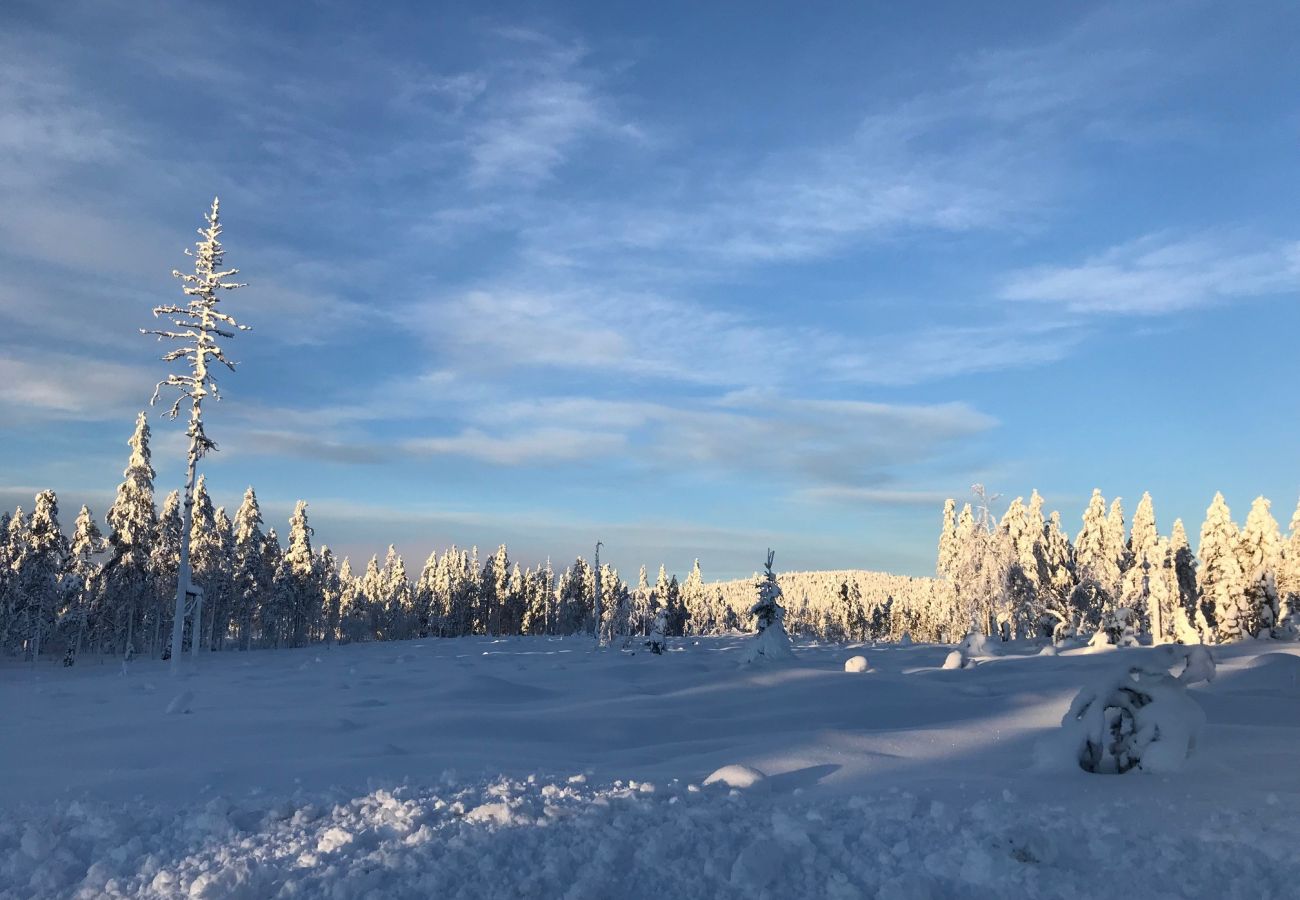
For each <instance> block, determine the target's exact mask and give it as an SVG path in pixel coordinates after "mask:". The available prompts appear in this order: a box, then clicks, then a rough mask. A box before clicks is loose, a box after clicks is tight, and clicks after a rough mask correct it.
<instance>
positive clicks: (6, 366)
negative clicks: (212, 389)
mask: <svg viewBox="0 0 1300 900" xmlns="http://www.w3.org/2000/svg"><path fill="white" fill-rule="evenodd" d="M156 380H157V377H156V376H154V375H152V373H151V372H150V370H147V369H145V368H144V367H143V366H133V365H123V364H120V363H114V362H108V361H105V360H102V359H96V358H93V357H86V356H76V355H72V354H66V353H50V352H43V353H40V354H24V355H22V356H19V355H17V354H16V353H15V352H14V351H7V350H3V349H0V410H2V411H3V413H4V415H5V416H6V417H8V418H10V420H11V421H16V420H39V419H71V418H78V419H92V420H98V421H107V420H112V419H121V418H124V417H127V416H130V415H131V414H132V413H133V411H135V410H137V409H139V407H140V404H141V402H142V400H141V397H142V395H143V397H144V399H148V393H147V391H148V390H152V388H153V384H154V382H155V381H156Z"/></svg>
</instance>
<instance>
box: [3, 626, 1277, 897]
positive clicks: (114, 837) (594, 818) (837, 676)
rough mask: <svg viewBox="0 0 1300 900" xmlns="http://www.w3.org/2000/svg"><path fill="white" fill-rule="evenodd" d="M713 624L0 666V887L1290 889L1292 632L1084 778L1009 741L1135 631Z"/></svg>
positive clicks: (970, 893) (1065, 699)
mask: <svg viewBox="0 0 1300 900" xmlns="http://www.w3.org/2000/svg"><path fill="white" fill-rule="evenodd" d="M744 640H745V639H742V638H709V639H700V640H699V641H698V642H697V641H692V640H687V641H678V642H675V647H674V649H673V650H672V651H671V652H670V653H668V654H667V655H665V656H655V655H652V654H649V653H638V654H636V655H634V656H633V655H629V654H626V653H622V652H619V651H617V650H605V651H600V652H595V651H593V650H592V648H591V646H590V643H589V642H588V641H584V640H579V639H565V640H560V639H545V638H509V639H501V640H492V639H489V638H466V639H459V640H426V641H413V642H399V643H384V644H367V645H353V646H346V647H335V648H325V647H319V648H313V649H307V650H287V651H275V652H271V651H264V652H254V653H247V654H236V653H227V654H218V655H211V656H208V657H206V658H204V659H203V660H202V664H201V668H200V670H199V671H198V672H197V673H191V674H189V675H187V676H185V677H183V678H182V679H180V680H179V681H173V680H172V679H170V678H169V677H168V675H167V672H166V664H164V663H158V662H153V661H137V662H135V663H133V664H132V666H131V668H130V669H129V671H126V672H123V671H122V670H121V667H120V665H118V664H113V663H106V664H103V665H96V664H94V663H93V662H90V663H88V664H81V665H78V666H77V667H74V668H72V669H63V668H59V667H56V666H53V665H46V664H42V665H41V666H40V667H39V668H38V669H35V670H33V669H32V668H30V667H29V666H19V665H14V664H8V665H6V667H4V668H0V804H2V808H0V897H5V898H9V897H13V898H29V897H47V896H50V897H63V896H80V897H115V896H148V897H173V896H182V897H183V896H192V897H248V898H262V897H278V896H285V897H288V896H296V897H346V898H352V897H385V898H387V897H440V898H441V897H459V896H465V897H508V896H521V897H523V896H527V897H573V898H582V897H590V898H602V897H774V898H775V897H832V898H836V897H844V898H849V897H884V898H946V897H990V898H993V897H1011V896H1029V897H1117V896H1135V897H1137V896H1140V897H1171V898H1172V897H1216V898H1218V897H1241V898H1263V897H1295V896H1297V895H1300V862H1298V861H1300V852H1298V851H1297V847H1298V846H1300V843H1298V841H1297V835H1300V757H1298V756H1297V752H1298V750H1297V748H1300V646H1297V645H1292V644H1280V643H1272V642H1259V643H1249V644H1243V645H1238V646H1231V647H1225V648H1215V650H1214V654H1215V656H1216V658H1217V660H1218V663H1219V670H1218V677H1217V679H1216V680H1215V681H1214V682H1213V683H1211V684H1209V685H1200V686H1198V687H1195V688H1192V689H1191V694H1192V696H1193V697H1195V699H1196V700H1197V702H1198V703H1199V704H1200V705H1201V706H1202V707H1203V708H1204V710H1205V713H1206V716H1207V726H1206V729H1205V732H1204V735H1203V738H1202V741H1201V746H1200V749H1199V752H1198V753H1197V755H1196V756H1194V757H1193V758H1192V760H1191V761H1190V762H1189V764H1188V765H1187V766H1186V768H1185V769H1184V770H1183V771H1181V772H1179V773H1177V774H1171V775H1161V776H1154V775H1150V774H1143V773H1136V772H1135V773H1129V774H1126V775H1121V776H1106V775H1090V774H1087V773H1084V772H1082V771H1078V770H1075V771H1065V772H1059V771H1041V770H1038V769H1035V768H1034V766H1033V760H1034V757H1035V753H1034V748H1035V746H1036V744H1037V742H1038V741H1039V740H1040V739H1041V738H1043V737H1044V736H1045V735H1047V734H1049V733H1052V732H1054V731H1055V730H1056V729H1057V728H1058V727H1059V724H1060V720H1061V716H1062V715H1063V713H1064V712H1065V710H1066V708H1067V707H1068V705H1069V703H1070V700H1071V699H1072V698H1073V696H1074V695H1075V694H1076V693H1077V692H1078V690H1079V689H1080V688H1081V687H1082V686H1084V685H1086V684H1090V683H1094V682H1096V681H1098V679H1102V678H1104V677H1105V676H1106V675H1108V674H1109V673H1112V672H1114V671H1116V670H1119V669H1122V668H1123V667H1124V666H1125V665H1127V664H1128V663H1130V662H1133V661H1136V660H1140V659H1143V658H1144V654H1151V653H1153V652H1154V651H1152V650H1149V649H1131V650H1113V651H1110V652H1104V653H1090V652H1088V651H1086V650H1079V651H1067V652H1064V653H1062V654H1060V655H1057V656H1045V655H1038V650H1039V648H1038V647H1037V646H1029V645H1024V646H1019V645H1012V646H1011V647H1009V648H1007V649H1004V650H1002V652H1001V653H1000V654H999V655H997V656H991V657H983V658H981V659H980V660H979V664H978V665H976V666H974V667H972V668H964V669H947V670H945V669H943V668H942V665H943V662H944V660H945V658H946V657H947V656H948V653H949V651H950V650H951V648H950V647H941V646H933V645H929V646H926V645H917V646H909V647H893V646H890V647H884V646H881V647H872V646H865V647H863V646H860V645H851V646H847V647H846V646H826V645H823V646H808V645H798V646H797V647H796V650H797V658H796V660H794V661H793V662H792V663H790V664H786V665H779V666H770V667H768V668H765V669H760V670H753V669H748V668H744V667H742V666H740V665H739V660H740V658H741V656H742V644H743V641H744ZM994 649H995V652H996V651H997V650H998V649H1000V648H994ZM859 654H861V655H865V656H866V658H867V661H868V666H869V668H868V670H867V671H865V672H846V671H845V665H844V664H845V661H846V660H848V659H849V658H850V657H851V656H855V655H859ZM169 708H171V709H172V710H173V711H172V712H168V711H167V710H168V709H169ZM727 765H737V766H749V767H752V768H754V769H757V770H759V771H761V772H763V773H766V775H767V776H768V777H767V778H765V779H758V780H756V781H755V782H754V783H753V784H751V785H749V786H747V787H744V788H742V789H733V788H730V787H728V786H727V784H726V783H722V782H719V783H714V784H709V785H707V786H706V785H704V781H705V780H706V778H707V776H709V775H710V773H712V772H714V771H715V770H716V769H719V768H720V767H723V766H727ZM730 774H731V776H732V780H733V781H737V778H739V776H737V775H736V773H735V772H734V771H733V772H732V773H730ZM744 774H745V773H744V772H743V771H742V772H741V775H744ZM749 778H750V779H752V778H754V776H753V775H752V773H750V774H749ZM745 780H746V779H745V778H739V780H738V781H737V783H741V782H743V781H745ZM723 781H724V782H725V781H726V779H724V780H723Z"/></svg>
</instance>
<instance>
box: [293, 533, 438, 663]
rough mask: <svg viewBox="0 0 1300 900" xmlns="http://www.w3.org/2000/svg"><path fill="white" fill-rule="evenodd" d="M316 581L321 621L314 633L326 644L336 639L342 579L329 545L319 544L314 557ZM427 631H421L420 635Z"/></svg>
mask: <svg viewBox="0 0 1300 900" xmlns="http://www.w3.org/2000/svg"><path fill="white" fill-rule="evenodd" d="M316 583H317V585H319V587H320V602H321V623H320V633H319V634H318V635H316V637H317V638H319V639H320V640H322V641H325V643H327V644H333V643H335V642H337V641H338V634H339V607H340V603H341V600H342V592H343V590H342V579H341V578H340V577H339V564H338V561H337V560H336V559H335V558H334V553H333V552H332V551H331V550H330V548H329V547H326V546H323V545H322V546H321V548H320V553H319V554H318V555H317V557H316ZM425 633H427V632H422V633H421V636H423V634H425Z"/></svg>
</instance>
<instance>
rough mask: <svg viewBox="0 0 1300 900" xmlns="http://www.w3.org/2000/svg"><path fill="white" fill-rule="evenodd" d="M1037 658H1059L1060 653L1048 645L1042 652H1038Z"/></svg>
mask: <svg viewBox="0 0 1300 900" xmlns="http://www.w3.org/2000/svg"><path fill="white" fill-rule="evenodd" d="M1038 655H1039V656H1060V655H1061V651H1059V650H1057V649H1056V645H1055V644H1048V645H1047V646H1046V647H1044V648H1043V649H1042V650H1039V651H1038Z"/></svg>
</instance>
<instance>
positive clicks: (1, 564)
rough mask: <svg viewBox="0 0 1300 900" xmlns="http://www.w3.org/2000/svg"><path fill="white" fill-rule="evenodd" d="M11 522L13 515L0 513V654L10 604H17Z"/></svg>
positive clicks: (4, 645) (5, 640) (9, 621)
mask: <svg viewBox="0 0 1300 900" xmlns="http://www.w3.org/2000/svg"><path fill="white" fill-rule="evenodd" d="M22 512H23V511H22V508H21V507H20V508H19V509H18V515H19V516H21V515H22ZM13 523H14V518H13V516H11V515H9V513H7V512H4V513H0V654H4V653H6V652H8V650H9V629H10V626H12V624H13V621H12V618H13V610H12V609H11V606H14V605H16V604H17V598H18V591H17V590H16V588H15V587H14V585H13V581H14V570H13V562H14V555H15V554H16V553H17V552H18V545H17V543H16V542H14V540H13V538H12V536H11V535H10V532H9V529H10V527H11V526H12V525H13Z"/></svg>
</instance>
